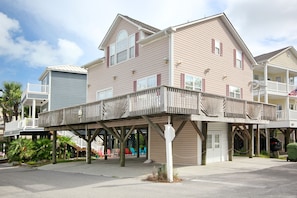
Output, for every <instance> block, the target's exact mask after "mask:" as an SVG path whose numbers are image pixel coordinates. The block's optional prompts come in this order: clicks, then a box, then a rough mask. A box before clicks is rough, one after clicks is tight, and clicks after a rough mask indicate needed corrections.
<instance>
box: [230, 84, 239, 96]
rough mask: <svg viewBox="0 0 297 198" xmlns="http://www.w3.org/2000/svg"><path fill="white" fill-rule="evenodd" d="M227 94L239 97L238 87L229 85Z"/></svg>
mask: <svg viewBox="0 0 297 198" xmlns="http://www.w3.org/2000/svg"><path fill="white" fill-rule="evenodd" d="M229 96H230V97H232V98H241V89H240V88H238V87H233V86H229Z"/></svg>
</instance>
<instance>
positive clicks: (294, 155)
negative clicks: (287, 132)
mask: <svg viewBox="0 0 297 198" xmlns="http://www.w3.org/2000/svg"><path fill="white" fill-rule="evenodd" d="M287 152H288V157H287V161H289V160H290V161H293V162H296V161H297V143H290V144H288V145H287Z"/></svg>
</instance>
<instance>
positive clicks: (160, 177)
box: [144, 165, 182, 183]
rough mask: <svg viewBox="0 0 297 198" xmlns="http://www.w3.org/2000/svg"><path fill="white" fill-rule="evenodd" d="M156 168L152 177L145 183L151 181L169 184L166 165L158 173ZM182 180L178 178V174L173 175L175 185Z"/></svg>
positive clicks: (148, 177)
mask: <svg viewBox="0 0 297 198" xmlns="http://www.w3.org/2000/svg"><path fill="white" fill-rule="evenodd" d="M155 169H156V168H155V167H154V170H153V173H152V175H149V176H147V178H146V179H144V181H151V182H160V183H169V182H168V178H167V170H166V165H162V166H161V167H159V169H158V171H156V170H155ZM181 181H182V179H181V178H179V177H178V175H177V174H176V173H174V174H173V183H177V182H181Z"/></svg>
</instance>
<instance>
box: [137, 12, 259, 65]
mask: <svg viewBox="0 0 297 198" xmlns="http://www.w3.org/2000/svg"><path fill="white" fill-rule="evenodd" d="M216 18H220V19H221V20H222V21H223V23H224V24H225V25H226V27H227V29H228V30H229V32H230V34H231V35H232V36H233V38H234V39H235V40H236V42H237V43H238V45H239V46H240V48H241V50H242V51H243V52H244V53H245V55H246V57H247V58H248V59H249V60H250V62H251V63H252V64H257V62H256V61H255V59H254V57H253V55H252V53H251V52H250V50H249V49H248V47H247V46H246V44H245V43H244V41H243V40H242V38H241V37H240V35H239V34H238V32H237V31H236V30H235V28H234V27H233V25H232V24H231V22H230V21H229V19H228V18H227V16H226V15H225V13H220V14H216V15H213V16H209V17H205V18H202V19H198V20H195V21H191V22H187V23H183V24H180V25H176V26H172V27H169V28H166V29H164V30H162V31H160V32H158V33H156V34H153V35H151V36H149V37H146V38H144V39H143V40H141V41H140V43H141V44H145V43H149V42H151V41H153V40H155V39H157V38H159V37H162V36H164V35H167V33H170V32H175V31H177V30H178V29H181V28H185V27H188V26H191V25H196V24H199V23H202V22H205V21H209V20H213V19H216Z"/></svg>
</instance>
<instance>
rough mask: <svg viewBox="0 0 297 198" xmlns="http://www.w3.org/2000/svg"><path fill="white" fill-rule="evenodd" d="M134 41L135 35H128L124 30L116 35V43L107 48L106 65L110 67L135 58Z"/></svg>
mask: <svg viewBox="0 0 297 198" xmlns="http://www.w3.org/2000/svg"><path fill="white" fill-rule="evenodd" d="M137 35H138V34H137ZM135 40H136V34H131V35H128V32H127V31H126V30H121V31H120V32H119V33H118V35H117V38H116V42H115V43H112V44H111V45H110V46H109V51H108V54H109V55H108V56H109V57H108V58H109V62H108V64H109V65H110V66H111V65H115V64H117V63H120V62H123V61H126V60H127V59H131V58H134V57H135V56H136V55H135V54H136V49H135V48H136V46H135V45H136V44H135Z"/></svg>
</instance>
